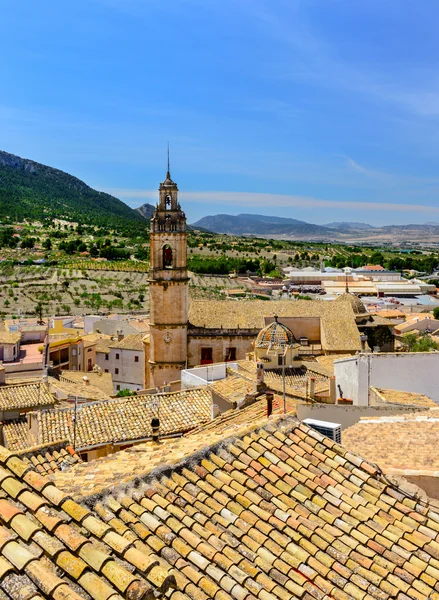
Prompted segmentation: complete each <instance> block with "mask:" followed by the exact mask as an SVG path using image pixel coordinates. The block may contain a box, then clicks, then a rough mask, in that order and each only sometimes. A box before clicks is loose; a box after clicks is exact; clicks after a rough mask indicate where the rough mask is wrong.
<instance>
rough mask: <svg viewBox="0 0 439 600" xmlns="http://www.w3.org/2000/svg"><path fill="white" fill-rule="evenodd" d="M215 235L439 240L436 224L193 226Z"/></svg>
mask: <svg viewBox="0 0 439 600" xmlns="http://www.w3.org/2000/svg"><path fill="white" fill-rule="evenodd" d="M192 227H193V228H194V229H197V228H204V229H207V230H209V231H212V232H214V233H225V234H229V235H254V236H261V237H273V238H277V239H302V240H315V241H316V240H322V241H331V240H334V241H349V242H354V241H357V240H358V241H360V240H361V241H363V242H364V241H371V242H374V241H375V242H383V241H386V240H396V241H400V242H402V241H409V240H410V241H422V242H425V241H435V240H437V239H438V238H439V225H438V224H436V223H425V224H408V225H385V226H383V227H374V226H373V225H369V224H368V223H359V222H355V221H335V222H333V223H328V224H326V225H313V224H311V223H306V222H305V221H299V220H297V219H290V218H285V217H273V216H266V215H252V214H239V215H227V214H219V215H210V216H207V217H203V218H202V219H200V220H199V221H196V223H194V224H193V225H192Z"/></svg>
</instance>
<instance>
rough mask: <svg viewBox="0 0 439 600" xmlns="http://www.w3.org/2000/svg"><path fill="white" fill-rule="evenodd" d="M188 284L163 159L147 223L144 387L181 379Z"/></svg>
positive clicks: (182, 236) (180, 216) (173, 193)
mask: <svg viewBox="0 0 439 600" xmlns="http://www.w3.org/2000/svg"><path fill="white" fill-rule="evenodd" d="M188 282H189V279H188V274H187V233H186V215H185V214H184V212H183V211H182V210H181V207H180V204H179V202H178V187H177V184H176V183H174V182H173V181H172V179H171V174H170V171H169V160H168V172H167V173H166V179H165V181H163V183H161V184H160V187H159V202H158V204H157V206H156V209H155V211H154V214H153V216H152V218H151V232H150V272H149V293H150V346H149V361H148V365H147V371H148V372H149V373H148V374H149V387H157V386H162V385H164V384H165V383H169V382H171V381H175V380H178V379H181V375H180V371H181V370H182V369H184V368H185V367H186V361H187V323H188V302H189V300H188Z"/></svg>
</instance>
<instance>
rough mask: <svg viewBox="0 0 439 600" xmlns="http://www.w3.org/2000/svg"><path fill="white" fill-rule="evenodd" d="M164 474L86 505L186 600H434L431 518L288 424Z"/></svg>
mask: <svg viewBox="0 0 439 600" xmlns="http://www.w3.org/2000/svg"><path fill="white" fill-rule="evenodd" d="M206 434H207V432H205V435H206ZM187 439H188V441H190V439H191V436H190V435H189V436H188V437H187ZM206 441H207V440H206ZM175 459H176V460H177V458H176V457H175ZM166 463H167V461H166V460H165V464H164V465H163V466H162V467H161V468H160V467H159V468H157V463H156V468H154V469H153V470H152V471H151V470H148V472H147V473H146V474H144V475H143V476H141V474H140V473H139V472H137V473H136V475H137V476H138V477H137V478H136V480H135V481H133V482H129V483H128V484H125V485H122V486H119V487H116V488H111V489H109V490H108V492H107V493H100V494H98V495H97V496H95V497H93V498H89V499H88V501H87V504H88V506H89V507H91V509H92V510H94V511H96V512H98V513H99V514H100V515H106V519H109V521H108V522H109V523H110V522H111V524H112V525H113V527H116V524H117V527H118V528H119V529H120V530H121V531H127V532H130V534H132V535H133V536H134V537H133V538H131V539H133V542H134V540H137V541H138V542H139V543H144V544H145V545H146V546H148V547H149V549H150V551H151V553H152V554H155V555H157V556H158V557H160V559H162V560H163V559H164V560H167V561H168V562H169V564H172V565H173V566H174V568H175V576H176V583H177V587H178V588H179V591H178V594H181V593H183V594H185V593H187V594H189V595H190V597H191V598H205V597H210V598H212V597H215V598H224V600H226V598H229V597H232V598H246V599H247V598H248V599H250V598H260V599H261V600H262V599H267V600H269V599H272V600H274V599H276V598H277V599H283V598H291V597H297V598H302V599H304V600H305V599H306V600H311V599H319V598H320V599H322V600H323V599H325V600H329V599H334V598H336V599H340V600H349V599H352V598H354V599H360V600H369V599H372V598H375V599H386V600H390V598H395V599H398V600H404V599H405V598H412V599H416V598H420V597H422V598H428V597H432V598H434V597H436V596H437V591H436V590H437V587H438V576H439V570H438V567H439V564H438V562H437V561H438V558H437V556H438V550H437V549H439V543H438V538H439V531H438V530H439V527H438V525H437V523H438V522H439V514H438V513H436V510H435V508H434V507H433V506H431V505H429V504H428V503H427V502H420V501H419V500H418V499H417V498H415V497H410V496H409V495H407V494H406V493H404V492H403V491H402V490H401V489H399V488H398V487H396V486H395V485H394V484H393V483H391V482H390V481H388V480H387V479H386V478H385V477H383V475H382V473H381V471H380V470H379V468H377V467H375V466H374V465H373V464H371V463H368V462H366V461H365V460H363V459H362V458H361V457H360V456H358V455H357V454H354V453H353V452H348V451H346V450H345V449H344V448H342V447H340V446H338V445H337V444H335V443H334V442H332V441H331V440H329V439H327V438H323V437H322V436H321V435H320V434H318V433H317V432H315V431H313V430H310V429H308V428H307V427H306V426H305V425H303V424H302V425H299V424H298V423H297V422H296V421H294V420H292V419H291V418H289V419H286V420H285V419H281V420H279V419H276V418H275V419H274V420H271V421H270V422H269V423H268V424H265V425H264V426H263V427H262V428H261V427H260V426H257V427H256V428H253V429H247V430H245V431H241V432H240V433H239V434H236V435H234V436H232V437H228V438H226V439H225V438H224V437H223V438H222V439H220V440H219V441H218V442H217V443H215V444H214V445H211V446H207V447H206V448H205V449H204V450H203V451H201V452H198V453H196V454H194V455H192V456H188V457H184V456H183V458H182V460H181V462H179V463H178V462H174V464H171V465H169V464H166ZM145 466H146V464H145ZM81 518H83V517H81V516H77V517H76V521H77V520H78V519H81ZM12 521H13V519H12ZM84 523H85V521H82V524H84ZM170 595H171V597H174V596H175V597H174V600H176V599H177V598H179V596H177V592H171V594H170Z"/></svg>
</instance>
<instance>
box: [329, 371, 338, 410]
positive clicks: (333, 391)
mask: <svg viewBox="0 0 439 600" xmlns="http://www.w3.org/2000/svg"><path fill="white" fill-rule="evenodd" d="M336 393H337V392H336V388H335V377H334V376H332V377H330V378H329V399H330V402H331V403H332V404H335V401H336V397H335V396H336Z"/></svg>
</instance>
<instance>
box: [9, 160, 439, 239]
mask: <svg viewBox="0 0 439 600" xmlns="http://www.w3.org/2000/svg"><path fill="white" fill-rule="evenodd" d="M153 210H154V206H153V205H152V204H148V203H146V204H143V205H142V206H140V207H139V208H137V209H132V208H130V207H129V206H127V205H126V204H125V203H124V202H122V201H121V200H119V199H118V198H116V197H114V196H112V195H110V194H106V193H104V192H99V191H97V190H94V189H93V188H91V187H90V186H88V185H87V184H86V183H84V182H83V181H81V180H80V179H78V178H77V177H74V176H73V175H70V174H68V173H65V172H64V171H60V170H59V169H55V168H53V167H49V166H47V165H43V164H41V163H38V162H36V161H33V160H29V159H26V158H21V157H19V156H16V155H14V154H10V153H8V152H4V151H1V150H0V216H1V217H2V218H5V217H9V218H10V219H11V221H12V222H14V221H16V222H17V221H23V220H25V219H38V220H44V219H53V218H59V219H65V220H68V221H76V222H80V223H89V224H94V225H99V226H105V227H120V226H124V227H129V228H133V227H135V228H137V227H139V228H141V229H144V228H145V226H148V221H149V219H150V218H151V215H152V212H153ZM188 228H189V229H190V230H191V229H197V230H201V231H211V232H215V233H225V234H230V235H254V236H260V237H266V238H268V237H273V238H279V239H298V240H301V239H302V240H322V241H331V240H334V241H348V242H350V243H353V242H355V241H363V242H364V241H370V242H377V243H379V242H383V241H386V240H398V241H401V242H403V241H409V240H410V241H421V242H425V241H437V240H439V224H438V223H435V222H429V223H425V224H408V225H386V226H384V227H374V226H372V225H369V224H367V223H360V222H354V221H352V222H350V221H348V222H346V221H335V222H332V223H328V224H326V225H315V224H312V223H307V222H305V221H300V220H298V219H292V218H286V217H276V216H268V215H257V214H256V215H254V214H246V213H243V214H239V215H227V214H220V215H210V216H207V217H203V218H202V219H200V220H198V221H197V222H196V223H194V224H193V225H191V226H188Z"/></svg>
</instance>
